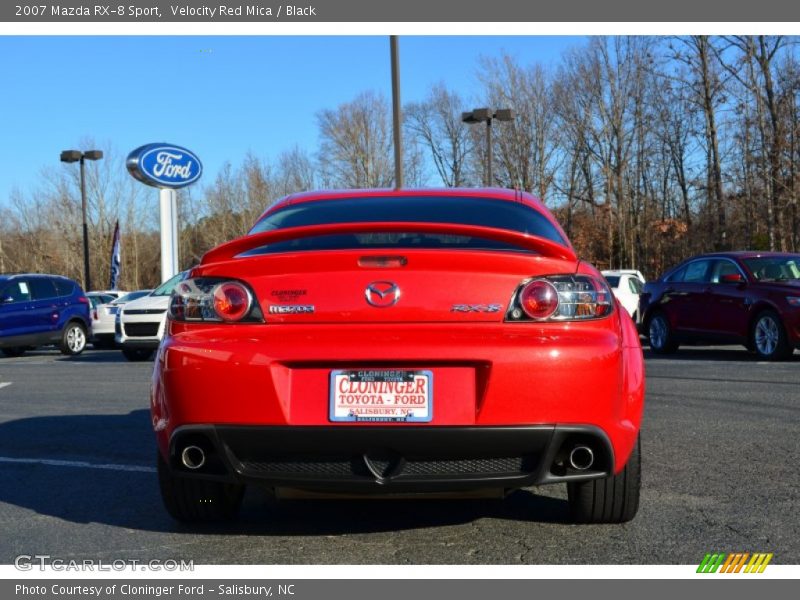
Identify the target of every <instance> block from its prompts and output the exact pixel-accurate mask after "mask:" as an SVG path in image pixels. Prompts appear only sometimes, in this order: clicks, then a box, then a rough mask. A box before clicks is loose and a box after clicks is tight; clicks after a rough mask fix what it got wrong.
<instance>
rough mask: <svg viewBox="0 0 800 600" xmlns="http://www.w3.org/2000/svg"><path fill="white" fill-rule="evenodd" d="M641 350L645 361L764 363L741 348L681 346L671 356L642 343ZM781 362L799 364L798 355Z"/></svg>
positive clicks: (795, 354)
mask: <svg viewBox="0 0 800 600" xmlns="http://www.w3.org/2000/svg"><path fill="white" fill-rule="evenodd" d="M642 350H643V351H644V357H645V359H647V360H663V361H671V360H692V361H698V362H702V361H709V360H713V361H722V362H742V363H756V362H766V361H765V360H764V359H763V358H761V357H759V356H758V355H757V354H755V353H753V352H748V351H747V350H746V349H745V348H743V347H742V346H729V347H719V346H681V347H680V348H679V349H678V350H677V351H676V352H674V353H672V354H656V353H655V352H653V351H652V350H651V349H650V346H649V345H648V344H646V343H645V342H642ZM781 362H784V363H786V362H788V363H791V362H800V354H798V353H797V352H795V353H794V354H793V355H792V356H791V357H789V358H788V359H787V360H785V361H779V362H776V363H775V364H781Z"/></svg>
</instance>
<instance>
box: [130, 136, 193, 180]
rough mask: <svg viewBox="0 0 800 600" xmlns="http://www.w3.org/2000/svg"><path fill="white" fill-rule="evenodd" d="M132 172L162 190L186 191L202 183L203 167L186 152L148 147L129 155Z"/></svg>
mask: <svg viewBox="0 0 800 600" xmlns="http://www.w3.org/2000/svg"><path fill="white" fill-rule="evenodd" d="M125 166H127V167H128V171H130V174H131V175H133V176H134V177H135V178H136V179H138V180H139V181H141V182H142V183H146V184H147V185H152V186H154V187H159V188H182V187H185V186H187V185H189V184H191V183H194V182H195V181H197V180H198V179H200V175H202V174H203V165H202V164H201V163H200V159H199V158H197V156H196V155H195V154H194V153H193V152H190V151H189V150H187V149H186V148H181V147H180V146H174V145H172V144H146V145H144V146H140V147H139V148H137V149H136V150H134V151H133V152H131V153H130V154H129V155H128V160H127V161H125Z"/></svg>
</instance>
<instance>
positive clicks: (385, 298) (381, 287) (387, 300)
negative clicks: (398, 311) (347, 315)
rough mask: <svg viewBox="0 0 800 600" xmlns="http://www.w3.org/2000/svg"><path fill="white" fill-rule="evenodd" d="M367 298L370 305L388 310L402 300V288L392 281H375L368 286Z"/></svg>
mask: <svg viewBox="0 0 800 600" xmlns="http://www.w3.org/2000/svg"><path fill="white" fill-rule="evenodd" d="M366 296H367V303H368V304H370V305H372V306H376V307H377V308H388V307H389V306H394V305H395V304H397V301H398V300H400V288H399V287H397V284H396V283H393V282H391V281H373V282H372V283H370V284H369V285H368V286H367V291H366Z"/></svg>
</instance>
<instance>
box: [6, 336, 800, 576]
mask: <svg viewBox="0 0 800 600" xmlns="http://www.w3.org/2000/svg"><path fill="white" fill-rule="evenodd" d="M645 355H646V358H647V401H646V409H645V419H644V425H643V427H642V447H643V458H642V465H643V482H642V501H641V506H640V510H639V514H638V516H637V517H636V518H635V519H634V520H633V521H632V522H631V523H628V524H625V525H592V526H586V525H573V524H570V523H569V522H568V520H567V518H568V514H567V505H566V501H565V498H566V489H565V488H564V486H542V487H538V488H531V489H528V490H522V491H518V492H515V493H514V494H512V495H511V496H510V497H508V498H506V499H505V500H504V501H500V500H326V501H322V500H281V501H278V502H275V501H274V500H270V499H268V498H267V496H266V495H265V494H264V493H263V492H262V491H260V490H258V489H251V490H248V494H247V496H246V498H245V503H244V506H243V510H242V514H241V518H240V520H239V521H238V522H236V523H233V524H230V525H224V526H220V525H215V526H203V527H187V526H182V525H179V524H177V523H176V522H174V521H172V520H171V519H170V517H169V516H168V515H167V514H166V512H165V511H164V509H163V508H162V505H161V500H160V497H159V494H158V489H157V483H156V476H155V470H154V468H153V467H154V458H155V446H154V440H153V435H152V432H151V430H150V424H149V413H148V398H147V393H148V385H149V379H150V375H151V372H152V368H153V365H152V363H151V362H145V363H129V362H126V361H125V360H124V359H123V358H122V356H121V354H120V353H119V352H118V351H92V350H89V351H87V352H85V353H84V354H83V355H81V356H79V357H74V358H67V357H62V356H61V355H60V354H58V353H57V352H56V351H51V350H42V351H36V352H31V353H29V354H27V355H25V356H23V357H20V358H14V359H8V358H5V359H0V531H2V535H0V563H3V564H9V563H12V562H13V560H14V558H15V557H16V556H17V555H20V554H30V555H33V554H48V555H50V556H51V557H53V558H58V559H62V560H82V559H85V558H94V559H102V560H104V561H112V560H116V559H137V560H142V561H145V560H152V559H161V560H166V559H175V560H181V559H183V560H194V561H195V563H197V564H239V563H244V564H473V563H474V564H512V565H513V564H550V563H557V564H558V563H564V564H617V563H632V564H697V563H699V562H700V560H701V559H702V557H703V555H704V554H705V553H706V552H712V551H722V552H735V551H744V552H773V553H774V554H775V557H774V559H773V563H776V564H798V563H800V518H798V509H800V469H798V465H799V464H800V354H798V353H795V355H794V357H793V358H792V360H790V361H788V362H782V363H761V362H758V361H757V360H756V359H755V358H754V357H752V356H751V355H749V354H748V353H747V352H745V351H744V350H743V349H739V348H733V347H731V348H701V347H696V348H690V349H685V350H684V349H682V350H681V351H679V352H678V353H677V354H675V355H674V356H670V357H655V356H651V355H650V354H649V352H647V351H646V352H645Z"/></svg>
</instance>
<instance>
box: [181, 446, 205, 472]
mask: <svg viewBox="0 0 800 600" xmlns="http://www.w3.org/2000/svg"><path fill="white" fill-rule="evenodd" d="M181 463H182V464H183V466H184V467H186V468H187V469H190V470H192V471H196V470H197V469H202V468H203V465H205V464H206V453H205V451H204V450H203V449H202V448H201V447H200V446H186V447H185V448H184V449H183V452H181Z"/></svg>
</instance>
